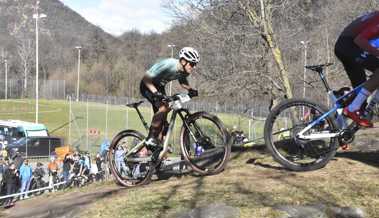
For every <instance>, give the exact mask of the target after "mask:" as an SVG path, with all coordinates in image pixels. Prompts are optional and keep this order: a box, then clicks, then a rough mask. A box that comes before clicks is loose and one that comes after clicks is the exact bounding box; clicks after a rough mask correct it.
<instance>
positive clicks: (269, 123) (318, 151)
mask: <svg viewBox="0 0 379 218" xmlns="http://www.w3.org/2000/svg"><path fill="white" fill-rule="evenodd" d="M330 65H331V64H330V63H329V64H321V65H314V66H306V68H307V69H309V70H312V71H315V72H317V73H318V75H319V76H320V78H321V81H322V83H323V85H324V87H325V89H326V91H327V92H328V95H329V97H330V100H331V102H332V103H333V107H332V108H331V109H328V108H327V107H326V106H324V105H322V104H320V103H316V102H313V101H310V100H307V99H301V98H294V99H286V100H284V101H282V102H281V103H279V104H278V105H277V106H275V107H274V108H273V109H272V111H271V113H270V114H269V116H268V117H267V119H266V122H265V129H264V136H265V143H266V145H267V147H268V149H269V151H270V152H271V154H272V156H273V158H274V159H275V160H276V161H277V162H279V163H280V164H281V165H283V166H284V167H286V168H288V169H290V170H294V171H310V170H316V169H320V168H322V167H324V166H325V165H326V164H327V163H328V162H329V161H330V159H332V158H333V157H334V155H335V154H336V151H337V149H338V147H339V146H343V145H346V144H348V143H351V142H352V141H353V140H354V134H355V133H356V132H357V131H358V130H359V129H360V126H359V125H358V124H356V123H355V122H352V121H351V120H349V119H345V117H344V116H343V115H342V110H343V108H344V107H345V106H346V105H348V104H349V103H350V102H351V100H352V99H353V98H354V96H355V95H356V93H358V92H359V90H360V88H361V86H358V87H356V88H355V89H353V90H349V89H341V90H339V91H333V90H332V89H330V87H329V85H328V82H327V80H326V78H325V75H324V69H325V67H327V66H330ZM345 93H346V94H345Z"/></svg>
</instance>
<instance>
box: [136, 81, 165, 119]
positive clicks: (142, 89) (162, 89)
mask: <svg viewBox="0 0 379 218" xmlns="http://www.w3.org/2000/svg"><path fill="white" fill-rule="evenodd" d="M154 86H155V87H156V88H157V90H158V92H160V93H162V94H164V95H166V90H165V87H164V86H161V85H156V84H154ZM140 92H141V95H142V96H143V97H145V98H146V99H147V100H148V101H149V102H150V103H151V105H153V111H154V113H156V112H157V111H158V110H159V106H160V105H161V104H162V102H156V101H155V100H154V97H153V93H152V92H151V91H150V89H148V88H147V87H146V85H145V83H144V82H142V81H141V83H140Z"/></svg>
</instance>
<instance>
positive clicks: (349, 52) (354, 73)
mask: <svg viewBox="0 0 379 218" xmlns="http://www.w3.org/2000/svg"><path fill="white" fill-rule="evenodd" d="M334 52H335V54H336V56H337V58H338V59H339V60H340V61H341V62H342V64H343V66H344V68H345V70H346V72H347V75H348V76H349V79H350V81H351V84H352V86H353V87H357V86H358V85H360V84H362V83H364V82H366V74H365V69H366V70H369V71H371V72H373V73H374V72H375V70H376V69H378V68H379V59H378V58H377V57H375V56H374V55H371V54H369V53H368V52H366V51H364V50H362V49H361V48H360V47H359V46H357V45H356V44H355V43H354V39H353V38H351V37H344V36H341V37H339V38H338V40H337V42H336V45H335V48H334Z"/></svg>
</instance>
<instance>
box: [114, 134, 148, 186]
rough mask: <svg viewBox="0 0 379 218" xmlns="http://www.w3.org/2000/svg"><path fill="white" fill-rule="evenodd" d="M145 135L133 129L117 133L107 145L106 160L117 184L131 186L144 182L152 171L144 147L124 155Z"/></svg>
mask: <svg viewBox="0 0 379 218" xmlns="http://www.w3.org/2000/svg"><path fill="white" fill-rule="evenodd" d="M144 138H145V137H144V136H143V135H142V134H141V133H139V132H137V131H134V130H124V131H122V132H120V133H119V134H117V135H116V136H115V137H114V139H113V140H112V143H111V145H110V146H109V152H108V160H109V165H110V170H111V172H112V175H113V177H114V178H115V180H116V182H117V183H118V184H119V185H122V186H126V187H132V186H138V185H143V184H146V183H148V182H149V181H150V178H151V175H152V173H153V172H154V170H153V164H152V162H151V161H150V159H149V152H148V150H147V149H146V147H142V148H140V149H139V150H137V151H135V152H133V153H132V154H130V155H128V156H127V155H126V154H127V153H128V152H129V151H130V150H131V149H133V148H134V147H135V146H136V145H138V144H139V143H141V142H142V140H143V139H144Z"/></svg>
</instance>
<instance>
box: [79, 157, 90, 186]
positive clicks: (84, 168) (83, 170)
mask: <svg viewBox="0 0 379 218" xmlns="http://www.w3.org/2000/svg"><path fill="white" fill-rule="evenodd" d="M79 165H80V170H79V175H80V176H83V177H84V178H85V180H88V177H87V175H88V174H89V168H88V166H87V164H86V158H85V157H84V156H81V157H80V160H79Z"/></svg>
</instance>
